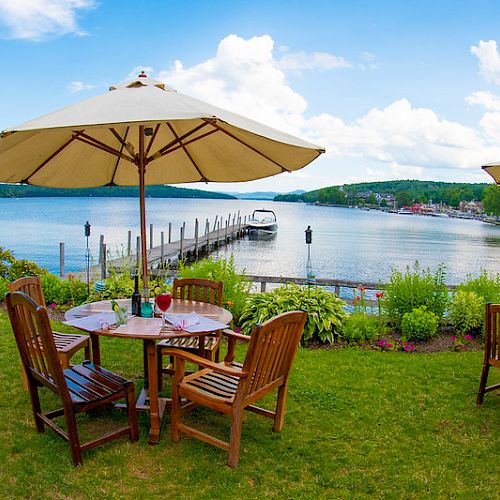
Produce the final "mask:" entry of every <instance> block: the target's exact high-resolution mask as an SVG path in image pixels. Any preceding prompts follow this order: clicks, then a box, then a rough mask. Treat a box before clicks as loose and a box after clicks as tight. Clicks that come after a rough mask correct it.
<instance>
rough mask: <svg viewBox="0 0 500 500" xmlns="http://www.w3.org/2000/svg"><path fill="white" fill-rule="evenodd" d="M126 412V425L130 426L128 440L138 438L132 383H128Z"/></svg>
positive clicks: (132, 441) (136, 439)
mask: <svg viewBox="0 0 500 500" xmlns="http://www.w3.org/2000/svg"><path fill="white" fill-rule="evenodd" d="M127 413H128V425H129V427H130V442H131V443H134V442H135V441H138V440H139V427H138V426H137V411H136V409H135V394H134V385H133V384H130V386H129V388H128V389H127Z"/></svg>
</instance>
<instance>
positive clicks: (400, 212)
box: [397, 207, 414, 215]
mask: <svg viewBox="0 0 500 500" xmlns="http://www.w3.org/2000/svg"><path fill="white" fill-rule="evenodd" d="M397 214H398V215H413V214H414V212H413V211H411V210H410V209H409V208H405V207H403V208H400V209H399V210H398V211H397Z"/></svg>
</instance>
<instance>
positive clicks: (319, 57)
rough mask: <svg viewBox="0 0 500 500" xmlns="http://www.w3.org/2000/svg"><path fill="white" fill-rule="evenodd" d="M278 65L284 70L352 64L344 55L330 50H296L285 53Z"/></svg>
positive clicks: (326, 67)
mask: <svg viewBox="0 0 500 500" xmlns="http://www.w3.org/2000/svg"><path fill="white" fill-rule="evenodd" d="M278 66H279V67H280V68H281V69H283V70H295V71H300V70H314V69H327V70H331V69H337V68H350V67H351V66H352V64H351V63H350V62H349V61H346V60H345V59H344V58H343V57H337V56H334V55H333V54H330V53H328V52H313V53H311V54H308V53H307V52H295V53H290V54H285V55H284V56H283V57H282V58H281V59H280V60H279V61H278Z"/></svg>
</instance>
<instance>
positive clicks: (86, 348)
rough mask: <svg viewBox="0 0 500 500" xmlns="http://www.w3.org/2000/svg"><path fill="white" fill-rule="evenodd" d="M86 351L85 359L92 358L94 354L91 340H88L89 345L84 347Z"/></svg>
mask: <svg viewBox="0 0 500 500" xmlns="http://www.w3.org/2000/svg"><path fill="white" fill-rule="evenodd" d="M84 353H85V359H88V360H91V359H92V356H91V354H90V340H89V341H88V343H87V345H86V346H85V347H84Z"/></svg>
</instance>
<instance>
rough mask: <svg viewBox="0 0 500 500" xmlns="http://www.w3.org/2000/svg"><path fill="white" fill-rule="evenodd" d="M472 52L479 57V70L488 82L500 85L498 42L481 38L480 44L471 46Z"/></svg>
mask: <svg viewBox="0 0 500 500" xmlns="http://www.w3.org/2000/svg"><path fill="white" fill-rule="evenodd" d="M470 51H471V52H472V54H474V55H475V56H476V57H477V58H478V59H479V72H480V74H481V75H482V77H483V78H484V79H485V80H486V81H487V82H488V83H495V84H497V85H500V54H499V53H498V49H497V42H496V41H495V40H490V41H488V42H485V41H484V40H481V41H480V42H479V45H478V46H475V45H473V46H472V47H471V48H470Z"/></svg>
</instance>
